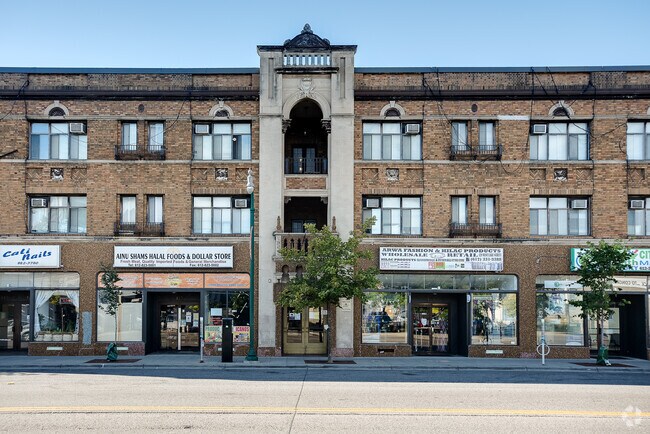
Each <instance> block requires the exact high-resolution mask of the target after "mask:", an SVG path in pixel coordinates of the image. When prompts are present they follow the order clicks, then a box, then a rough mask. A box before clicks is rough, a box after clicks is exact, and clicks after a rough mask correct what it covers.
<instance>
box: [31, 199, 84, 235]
mask: <svg viewBox="0 0 650 434" xmlns="http://www.w3.org/2000/svg"><path fill="white" fill-rule="evenodd" d="M29 208H30V209H29V228H30V232H31V233H78V234H84V233H86V197H85V196H41V197H31V198H30V200H29Z"/></svg>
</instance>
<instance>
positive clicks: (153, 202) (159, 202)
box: [147, 196, 163, 224]
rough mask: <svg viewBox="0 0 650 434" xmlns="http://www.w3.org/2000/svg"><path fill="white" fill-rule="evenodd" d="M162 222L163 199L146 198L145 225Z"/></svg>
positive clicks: (156, 197) (155, 197) (157, 197)
mask: <svg viewBox="0 0 650 434" xmlns="http://www.w3.org/2000/svg"><path fill="white" fill-rule="evenodd" d="M162 222H163V197H162V196H147V223H152V224H159V223H162Z"/></svg>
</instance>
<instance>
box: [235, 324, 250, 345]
mask: <svg viewBox="0 0 650 434" xmlns="http://www.w3.org/2000/svg"><path fill="white" fill-rule="evenodd" d="M250 335H251V331H250V327H249V326H235V327H234V330H233V333H232V340H233V342H249V340H250Z"/></svg>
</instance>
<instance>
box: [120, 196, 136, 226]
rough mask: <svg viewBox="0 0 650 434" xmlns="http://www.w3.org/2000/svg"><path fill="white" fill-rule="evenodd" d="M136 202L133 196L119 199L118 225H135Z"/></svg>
mask: <svg viewBox="0 0 650 434" xmlns="http://www.w3.org/2000/svg"><path fill="white" fill-rule="evenodd" d="M135 216H136V200H135V196H121V197H120V223H122V224H125V225H133V224H135Z"/></svg>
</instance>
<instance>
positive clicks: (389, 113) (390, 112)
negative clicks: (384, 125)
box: [384, 108, 400, 117]
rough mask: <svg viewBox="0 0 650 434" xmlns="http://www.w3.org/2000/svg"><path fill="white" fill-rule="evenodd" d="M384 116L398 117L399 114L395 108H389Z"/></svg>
mask: <svg viewBox="0 0 650 434" xmlns="http://www.w3.org/2000/svg"><path fill="white" fill-rule="evenodd" d="M384 116H386V117H390V116H395V117H399V116H400V112H399V110H397V109H396V108H389V109H388V110H386V113H385V114H384Z"/></svg>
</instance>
